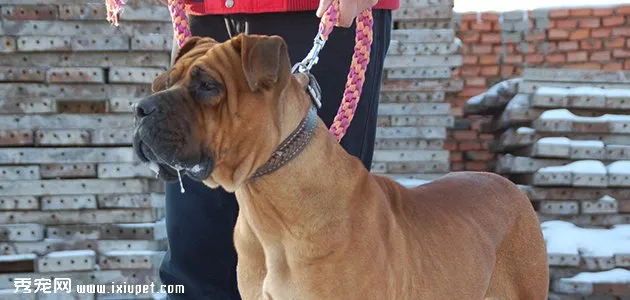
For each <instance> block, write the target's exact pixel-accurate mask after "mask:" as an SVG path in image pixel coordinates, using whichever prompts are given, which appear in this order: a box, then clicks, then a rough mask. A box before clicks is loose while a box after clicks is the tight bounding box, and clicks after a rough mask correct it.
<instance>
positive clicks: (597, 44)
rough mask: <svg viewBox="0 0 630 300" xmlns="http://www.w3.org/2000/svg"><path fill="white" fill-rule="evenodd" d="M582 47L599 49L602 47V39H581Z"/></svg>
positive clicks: (584, 48)
mask: <svg viewBox="0 0 630 300" xmlns="http://www.w3.org/2000/svg"><path fill="white" fill-rule="evenodd" d="M580 48H581V49H582V50H598V49H601V48H602V41H601V40H593V39H588V40H586V41H581V42H580Z"/></svg>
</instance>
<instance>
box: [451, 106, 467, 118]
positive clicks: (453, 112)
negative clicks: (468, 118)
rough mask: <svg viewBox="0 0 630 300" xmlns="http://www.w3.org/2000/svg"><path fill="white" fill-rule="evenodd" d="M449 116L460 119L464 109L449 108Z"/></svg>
mask: <svg viewBox="0 0 630 300" xmlns="http://www.w3.org/2000/svg"><path fill="white" fill-rule="evenodd" d="M451 115H453V117H455V118H461V117H463V116H464V108H463V107H461V106H460V107H451Z"/></svg>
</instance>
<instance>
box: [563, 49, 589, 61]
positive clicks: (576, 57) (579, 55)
mask: <svg viewBox="0 0 630 300" xmlns="http://www.w3.org/2000/svg"><path fill="white" fill-rule="evenodd" d="M586 60H588V52H586V51H574V52H569V53H567V62H584V61H586Z"/></svg>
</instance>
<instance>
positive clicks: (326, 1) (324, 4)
mask: <svg viewBox="0 0 630 300" xmlns="http://www.w3.org/2000/svg"><path fill="white" fill-rule="evenodd" d="M332 2H333V0H319V7H317V12H316V13H315V15H316V16H317V17H318V18H321V17H322V16H323V15H324V13H325V12H326V9H328V6H330V4H331V3H332Z"/></svg>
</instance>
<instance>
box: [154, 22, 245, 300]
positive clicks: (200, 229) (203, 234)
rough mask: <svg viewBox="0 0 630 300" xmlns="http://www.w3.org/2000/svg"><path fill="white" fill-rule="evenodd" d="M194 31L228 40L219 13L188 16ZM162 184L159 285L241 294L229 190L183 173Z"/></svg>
mask: <svg viewBox="0 0 630 300" xmlns="http://www.w3.org/2000/svg"><path fill="white" fill-rule="evenodd" d="M190 25H191V31H192V33H193V35H195V36H209V37H212V38H214V39H215V40H217V41H219V42H222V41H225V40H228V39H229V37H230V36H229V34H228V30H227V28H226V23H225V21H224V18H223V17H221V16H204V17H203V18H191V24H190ZM182 179H183V183H184V187H185V189H186V192H185V193H184V194H182V193H181V192H180V188H179V183H178V182H176V183H169V184H166V187H165V189H166V229H167V233H168V244H169V249H168V252H167V253H166V256H165V257H164V260H163V261H162V264H161V266H160V279H161V281H162V282H163V284H182V285H184V288H185V294H183V295H180V294H171V295H169V299H225V300H232V299H240V297H239V294H238V290H237V287H236V251H235V250H234V245H233V239H232V234H233V231H234V224H235V223H236V216H237V215H238V204H237V202H236V198H235V197H234V194H231V193H227V192H225V191H224V190H223V189H216V190H212V189H210V188H208V187H206V186H205V185H203V183H201V182H197V181H194V180H192V179H190V178H188V177H187V176H183V177H182Z"/></svg>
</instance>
